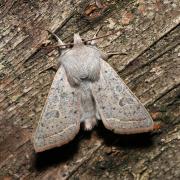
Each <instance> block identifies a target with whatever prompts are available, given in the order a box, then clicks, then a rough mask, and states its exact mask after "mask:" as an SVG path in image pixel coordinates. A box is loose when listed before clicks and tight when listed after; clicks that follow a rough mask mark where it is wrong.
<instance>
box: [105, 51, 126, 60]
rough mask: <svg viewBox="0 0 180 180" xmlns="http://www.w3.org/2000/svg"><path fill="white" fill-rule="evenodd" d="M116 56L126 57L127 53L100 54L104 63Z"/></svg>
mask: <svg viewBox="0 0 180 180" xmlns="http://www.w3.org/2000/svg"><path fill="white" fill-rule="evenodd" d="M116 55H122V56H126V55H127V53H123V52H118V51H117V52H107V53H104V52H102V54H101V58H102V59H103V60H105V61H107V60H108V59H109V58H111V57H112V56H116Z"/></svg>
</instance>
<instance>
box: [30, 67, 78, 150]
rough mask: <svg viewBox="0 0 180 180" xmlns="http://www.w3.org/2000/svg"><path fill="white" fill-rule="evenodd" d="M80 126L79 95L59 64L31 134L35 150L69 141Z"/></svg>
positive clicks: (45, 148)
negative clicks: (36, 124) (33, 131)
mask: <svg viewBox="0 0 180 180" xmlns="http://www.w3.org/2000/svg"><path fill="white" fill-rule="evenodd" d="M79 128H80V95H79V91H78V90H77V89H75V88H72V87H71V86H70V85H69V83H68V81H67V77H66V73H65V70H64V68H63V66H61V67H60V68H59V69H58V71H57V73H56V75H55V77H54V80H53V83H52V86H51V89H50V92H49V95H48V98H47V100H46V104H45V106H44V109H43V111H42V114H41V117H40V121H39V123H38V127H37V129H36V132H35V134H34V136H33V144H34V148H35V150H36V152H40V151H44V150H47V149H50V148H53V147H57V146H61V145H63V144H66V143H68V142H69V141H71V140H72V139H73V138H74V137H75V135H76V134H77V133H78V131H79Z"/></svg>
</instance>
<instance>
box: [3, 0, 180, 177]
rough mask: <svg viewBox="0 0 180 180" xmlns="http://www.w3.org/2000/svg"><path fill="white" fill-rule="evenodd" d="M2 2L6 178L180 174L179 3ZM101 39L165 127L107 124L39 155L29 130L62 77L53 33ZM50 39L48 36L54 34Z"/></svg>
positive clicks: (176, 0) (112, 60)
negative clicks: (125, 132) (129, 131)
mask: <svg viewBox="0 0 180 180" xmlns="http://www.w3.org/2000/svg"><path fill="white" fill-rule="evenodd" d="M102 2H103V3H104V5H105V6H104V7H103V9H99V8H97V7H96V6H95V5H90V3H91V1H87V0H73V1H72V0H66V1H65V0H61V1H59V0H39V1H35V0H29V1H25V0H6V1H5V0H3V1H1V2H0V179H3V180H11V179H37V180H38V179H52V180H54V179H85V180H86V179H87V180H89V179H90V180H91V179H127V180H131V179H132V180H133V179H134V180H148V179H158V180H159V179H164V180H166V179H173V180H176V179H180V150H179V149H180V123H179V122H180V25H179V23H180V13H179V9H180V4H179V3H180V2H179V0H163V1H161V0H149V1H145V0H126V1H123V0H119V1H115V0H112V1H102ZM100 26H103V27H102V30H101V31H100V34H99V35H105V34H108V33H110V32H112V31H114V30H118V29H120V30H121V31H119V33H117V34H114V35H112V36H109V37H107V38H104V39H101V40H100V41H99V44H98V45H99V47H100V48H101V49H102V50H104V51H106V52H107V51H118V52H126V53H127V55H119V56H113V57H112V58H110V59H109V63H110V64H111V65H112V66H113V68H115V69H116V71H117V72H118V73H119V75H120V76H121V77H122V79H124V81H125V82H126V83H127V85H128V86H129V87H130V89H131V90H132V91H133V92H134V93H135V94H136V95H137V97H138V98H139V99H140V100H141V102H143V103H144V104H145V106H146V107H147V109H148V110H149V111H150V113H151V115H152V117H153V118H154V120H155V121H157V122H159V123H160V124H161V130H160V131H157V132H154V133H151V134H139V135H131V136H122V135H121V136H120V135H115V134H113V133H112V132H110V131H108V130H106V129H105V128H104V127H103V125H102V124H101V123H100V124H99V125H98V127H97V128H95V129H94V130H93V131H92V132H91V133H85V132H80V133H79V134H78V135H77V137H76V138H75V139H74V140H73V141H72V142H71V143H69V144H67V145H65V146H63V147H61V148H56V149H52V150H50V151H47V152H44V153H41V154H35V152H34V150H33V147H32V143H31V136H32V132H33V129H34V128H35V127H36V125H37V122H38V119H39V116H40V113H41V110H42V108H43V105H44V103H45V100H46V97H47V93H48V91H49V88H50V85H51V83H52V80H53V77H54V75H55V72H56V69H55V68H54V67H55V66H56V65H57V61H56V60H57V58H58V51H57V50H53V49H52V48H50V46H51V42H52V41H53V39H51V37H48V33H47V32H46V31H45V30H46V29H48V30H51V31H53V32H56V33H57V34H58V35H59V36H60V37H61V38H62V39H63V40H64V41H65V42H70V41H71V39H72V35H73V33H75V32H80V34H81V35H82V36H83V37H84V38H91V37H92V35H93V33H94V32H96V30H97V29H98V28H99V27H100ZM48 39H49V40H48Z"/></svg>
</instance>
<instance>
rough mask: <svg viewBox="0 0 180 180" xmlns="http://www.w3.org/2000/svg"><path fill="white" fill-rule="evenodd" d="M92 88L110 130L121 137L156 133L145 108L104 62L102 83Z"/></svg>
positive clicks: (100, 81) (99, 82) (102, 117)
mask: <svg viewBox="0 0 180 180" xmlns="http://www.w3.org/2000/svg"><path fill="white" fill-rule="evenodd" d="M91 88H92V92H93V96H94V99H95V102H96V105H97V109H98V111H99V114H100V116H101V119H102V121H103V124H104V125H105V127H106V128H107V129H110V130H112V131H114V132H115V133H118V134H135V133H141V132H147V131H151V130H153V125H154V123H153V120H152V118H151V116H150V115H149V113H148V112H147V110H146V109H145V107H144V106H143V105H142V104H141V103H140V101H139V100H138V98H137V97H136V96H135V95H134V94H133V93H132V92H131V90H130V89H129V88H128V87H127V86H126V85H125V83H124V82H123V80H122V79H121V78H120V77H119V76H118V74H117V73H116V72H115V71H114V69H113V68H112V67H111V66H110V65H109V64H108V63H106V62H105V61H104V60H102V61H101V75H100V79H99V81H97V82H95V83H92V87H91Z"/></svg>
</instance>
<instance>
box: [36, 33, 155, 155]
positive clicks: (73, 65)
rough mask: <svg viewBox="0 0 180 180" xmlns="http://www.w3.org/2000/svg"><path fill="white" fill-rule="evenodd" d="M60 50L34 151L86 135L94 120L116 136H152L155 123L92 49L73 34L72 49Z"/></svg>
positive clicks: (91, 44) (103, 57)
mask: <svg viewBox="0 0 180 180" xmlns="http://www.w3.org/2000/svg"><path fill="white" fill-rule="evenodd" d="M55 37H56V38H57V40H58V45H59V47H61V48H62V50H61V55H60V57H59V62H60V64H61V65H60V66H59V69H58V71H57V73H56V75H55V77H54V80H53V83H52V86H51V88H50V91H49V94H48V97H47V100H46V103H45V106H44V108H43V111H42V114H41V117H40V120H39V123H38V126H37V128H36V131H35V133H34V135H33V144H34V148H35V151H36V152H41V151H45V150H48V149H50V148H54V147H59V146H62V145H64V144H66V143H68V142H69V141H71V140H72V139H73V138H74V137H75V136H76V135H77V133H78V132H79V130H80V124H82V125H83V128H84V130H91V129H92V128H93V127H94V126H95V125H96V124H97V121H98V120H102V122H103V124H104V126H105V127H106V128H107V129H109V130H111V131H113V132H114V133H117V134H135V133H143V132H148V131H152V130H153V127H154V122H153V120H152V118H151V116H150V115H149V113H148V112H147V110H146V109H145V107H144V106H143V105H142V104H141V102H140V101H139V100H138V98H137V97H136V96H135V95H134V94H133V93H132V92H131V90H130V89H129V88H128V87H127V85H126V84H125V83H124V82H123V80H122V79H121V78H120V77H119V76H118V74H117V73H116V72H115V70H114V69H113V68H112V67H111V66H110V65H109V64H108V63H107V62H106V61H105V56H104V54H103V53H102V52H101V51H100V50H99V49H98V48H97V46H96V45H95V44H94V40H92V41H91V42H90V43H87V41H83V40H82V39H81V37H80V36H79V34H74V43H73V44H71V45H73V46H72V47H69V46H67V45H65V44H64V43H63V42H62V41H61V40H60V38H59V37H57V36H56V35H55Z"/></svg>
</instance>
